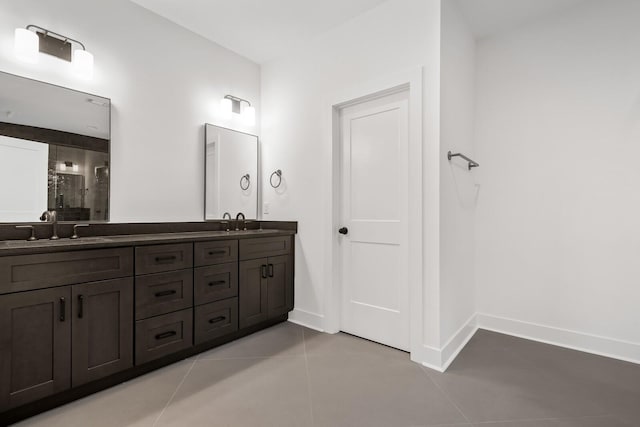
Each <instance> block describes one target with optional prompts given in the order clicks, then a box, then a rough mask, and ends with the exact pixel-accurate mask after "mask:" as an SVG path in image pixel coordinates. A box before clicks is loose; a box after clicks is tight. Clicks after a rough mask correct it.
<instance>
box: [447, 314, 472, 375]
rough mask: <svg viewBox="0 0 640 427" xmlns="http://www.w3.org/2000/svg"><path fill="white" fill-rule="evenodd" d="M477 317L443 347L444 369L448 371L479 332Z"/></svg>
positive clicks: (466, 323)
mask: <svg viewBox="0 0 640 427" xmlns="http://www.w3.org/2000/svg"><path fill="white" fill-rule="evenodd" d="M476 319H477V316H476V315H475V314H474V315H473V316H471V317H470V318H469V320H467V321H466V322H465V323H464V325H462V327H461V328H460V329H458V330H457V331H456V333H455V334H453V336H452V337H451V338H449V341H447V343H446V344H445V345H444V346H442V368H443V371H446V370H447V368H448V367H449V365H451V363H452V362H453V361H454V360H455V358H456V357H458V354H460V352H461V351H462V349H463V348H464V347H465V346H466V345H467V343H468V342H469V340H470V339H471V338H473V336H474V335H475V333H476V331H477V330H478V323H477V320H476Z"/></svg>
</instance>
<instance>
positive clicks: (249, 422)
mask: <svg viewBox="0 0 640 427" xmlns="http://www.w3.org/2000/svg"><path fill="white" fill-rule="evenodd" d="M312 425H313V424H312V418H311V404H310V401H309V392H308V382H307V369H306V363H305V358H304V357H288V358H277V357H276V358H265V359H220V360H213V359H208V360H207V359H205V360H198V361H197V362H196V364H195V365H194V367H193V369H192V370H191V372H190V373H189V375H188V376H187V378H186V379H185V381H184V382H183V384H182V385H181V387H180V389H179V390H178V392H177V393H176V395H175V397H174V399H173V400H172V401H171V403H170V405H169V406H168V407H167V408H166V410H165V411H164V413H163V414H162V416H161V417H160V419H159V421H158V424H157V426H211V427H244V426H247V427H249V426H251V427H255V426H264V427H287V426H312Z"/></svg>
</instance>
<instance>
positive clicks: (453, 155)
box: [447, 151, 480, 170]
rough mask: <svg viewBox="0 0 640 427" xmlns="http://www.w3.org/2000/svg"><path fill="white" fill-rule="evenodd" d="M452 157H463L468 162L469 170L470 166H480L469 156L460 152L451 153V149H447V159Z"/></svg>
mask: <svg viewBox="0 0 640 427" xmlns="http://www.w3.org/2000/svg"><path fill="white" fill-rule="evenodd" d="M452 157H462V158H463V159H465V160H466V161H467V162H469V170H471V168H477V167H478V166H480V163H478V162H476V161H475V160H471V159H470V158H468V157H467V156H465V155H464V154H462V153H452V152H451V151H449V152H448V153H447V159H448V160H449V161H451V158H452Z"/></svg>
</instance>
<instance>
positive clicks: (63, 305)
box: [60, 297, 67, 322]
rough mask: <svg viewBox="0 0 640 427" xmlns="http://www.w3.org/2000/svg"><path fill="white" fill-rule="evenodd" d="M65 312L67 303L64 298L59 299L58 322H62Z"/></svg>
mask: <svg viewBox="0 0 640 427" xmlns="http://www.w3.org/2000/svg"><path fill="white" fill-rule="evenodd" d="M66 312H67V302H66V301H65V299H64V297H60V321H61V322H64V318H65V313H66Z"/></svg>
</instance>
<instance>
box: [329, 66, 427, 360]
mask: <svg viewBox="0 0 640 427" xmlns="http://www.w3.org/2000/svg"><path fill="white" fill-rule="evenodd" d="M422 75H423V69H422V67H418V68H414V69H411V70H407V71H403V72H399V73H396V74H393V75H388V76H385V77H382V78H380V79H378V80H376V81H371V82H367V83H363V84H361V85H358V86H356V87H349V88H345V89H344V90H341V91H338V92H336V93H334V94H333V96H331V98H329V100H328V102H326V109H325V111H326V112H328V116H329V117H328V118H327V121H328V122H329V123H328V125H327V127H326V129H328V130H329V131H330V135H327V136H326V140H327V144H328V146H329V147H330V155H329V156H328V159H327V161H328V163H329V167H328V170H329V171H330V176H329V177H328V179H327V183H328V188H327V194H328V195H329V197H327V202H328V204H329V209H330V212H331V218H330V219H329V221H328V223H327V224H326V227H325V230H326V235H327V239H326V240H325V241H326V242H327V244H326V245H325V253H326V254H327V256H326V258H325V259H326V260H327V266H326V268H325V273H326V283H328V285H327V293H326V299H325V304H326V310H325V316H324V322H323V323H324V325H323V326H324V330H325V331H326V332H328V333H337V332H339V331H340V327H341V309H342V301H341V298H342V257H341V250H340V246H339V244H340V240H339V236H340V235H339V234H338V232H337V230H338V228H339V226H340V222H341V218H342V217H341V215H342V212H341V197H342V186H341V183H342V176H341V161H342V159H341V157H342V156H341V147H342V143H341V131H340V111H341V109H343V108H344V107H347V106H350V105H354V104H359V103H361V102H366V101H369V100H372V99H376V98H380V97H383V96H385V95H390V94H393V93H397V92H402V91H405V90H408V91H409V141H408V143H409V147H408V154H409V159H408V165H409V174H408V175H409V183H408V186H409V188H408V199H409V200H408V206H406V207H405V209H406V210H407V216H406V218H407V219H408V226H407V227H406V229H407V234H408V235H407V236H406V237H407V240H406V241H407V242H408V243H407V244H408V248H407V250H408V253H409V259H408V268H409V272H408V278H409V328H410V331H409V336H410V343H409V348H410V353H411V359H412V360H416V361H417V360H419V359H420V358H421V356H420V355H421V353H422V348H423V336H424V319H423V318H424V316H423V308H424V299H423V294H424V292H423V264H424V262H423V256H422V255H423V242H422V238H423V232H422V228H423V215H422V211H423V208H422V206H423V200H424V196H423V191H422V190H423V183H422V181H423V170H422V169H423V165H422V163H423V157H422V152H423V148H422V135H423V131H422V129H423V128H422V122H423V106H422V99H423V89H422Z"/></svg>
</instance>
